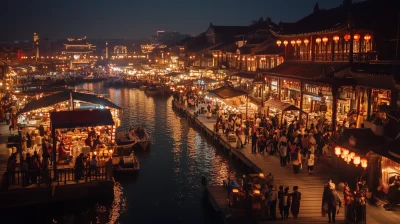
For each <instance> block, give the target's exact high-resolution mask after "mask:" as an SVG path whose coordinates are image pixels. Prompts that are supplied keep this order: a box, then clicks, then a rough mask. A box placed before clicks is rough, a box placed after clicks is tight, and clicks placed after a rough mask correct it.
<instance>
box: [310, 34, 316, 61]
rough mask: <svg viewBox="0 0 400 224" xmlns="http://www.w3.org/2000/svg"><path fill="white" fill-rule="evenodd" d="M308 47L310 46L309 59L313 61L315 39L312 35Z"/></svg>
mask: <svg viewBox="0 0 400 224" xmlns="http://www.w3.org/2000/svg"><path fill="white" fill-rule="evenodd" d="M310 48H311V58H310V61H315V41H314V37H313V36H311V40H310Z"/></svg>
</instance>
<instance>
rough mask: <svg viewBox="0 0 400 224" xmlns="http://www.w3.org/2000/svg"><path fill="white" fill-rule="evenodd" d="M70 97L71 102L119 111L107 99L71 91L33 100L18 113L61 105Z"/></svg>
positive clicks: (117, 107)
mask: <svg viewBox="0 0 400 224" xmlns="http://www.w3.org/2000/svg"><path fill="white" fill-rule="evenodd" d="M71 97H72V99H73V100H80V101H84V102H88V103H93V104H98V105H102V106H104V107H110V108H115V109H121V108H120V107H119V106H117V105H116V104H114V103H112V102H110V101H109V100H107V99H104V98H101V97H98V96H96V95H93V94H87V93H78V92H73V91H63V92H59V93H55V94H52V95H49V96H45V97H42V98H40V99H38V100H33V101H31V102H29V103H27V104H26V105H25V107H24V108H22V109H21V110H20V111H19V113H20V114H21V113H26V112H29V111H32V110H37V109H40V108H43V107H48V106H52V105H54V104H56V103H61V102H64V101H67V100H71Z"/></svg>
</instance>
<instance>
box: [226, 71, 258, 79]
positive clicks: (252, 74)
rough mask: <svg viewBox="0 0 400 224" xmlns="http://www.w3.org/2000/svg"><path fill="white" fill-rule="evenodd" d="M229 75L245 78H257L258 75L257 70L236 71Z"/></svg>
mask: <svg viewBox="0 0 400 224" xmlns="http://www.w3.org/2000/svg"><path fill="white" fill-rule="evenodd" d="M229 76H237V77H241V78H245V79H255V78H256V77H257V72H242V71H240V72H234V73H231V74H229Z"/></svg>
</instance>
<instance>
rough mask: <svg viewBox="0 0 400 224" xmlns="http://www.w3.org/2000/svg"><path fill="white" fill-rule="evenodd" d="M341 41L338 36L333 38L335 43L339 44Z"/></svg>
mask: <svg viewBox="0 0 400 224" xmlns="http://www.w3.org/2000/svg"><path fill="white" fill-rule="evenodd" d="M339 39H340V38H339V36H338V35H335V36H333V41H335V43H337V42H339Z"/></svg>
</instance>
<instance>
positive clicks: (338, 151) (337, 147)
mask: <svg viewBox="0 0 400 224" xmlns="http://www.w3.org/2000/svg"><path fill="white" fill-rule="evenodd" d="M340 154H342V149H341V148H340V147H339V146H336V147H335V155H337V157H339V156H340Z"/></svg>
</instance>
